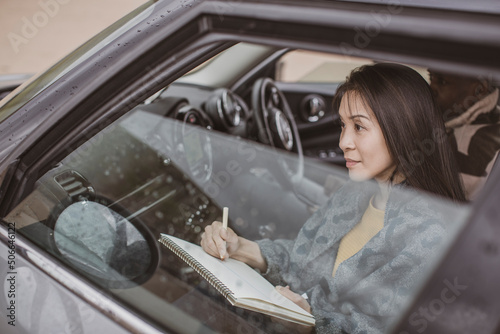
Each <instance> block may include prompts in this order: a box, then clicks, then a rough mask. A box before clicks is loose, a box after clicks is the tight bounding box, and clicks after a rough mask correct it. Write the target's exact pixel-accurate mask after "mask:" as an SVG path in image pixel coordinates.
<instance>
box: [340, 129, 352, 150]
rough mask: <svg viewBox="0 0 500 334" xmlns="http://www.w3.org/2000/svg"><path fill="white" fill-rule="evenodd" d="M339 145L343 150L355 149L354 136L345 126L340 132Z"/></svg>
mask: <svg viewBox="0 0 500 334" xmlns="http://www.w3.org/2000/svg"><path fill="white" fill-rule="evenodd" d="M339 147H340V149H341V150H342V151H343V152H346V151H349V150H352V149H354V142H353V140H352V136H351V135H350V134H349V131H348V130H346V129H345V128H344V129H343V130H342V133H341V134H340V141H339Z"/></svg>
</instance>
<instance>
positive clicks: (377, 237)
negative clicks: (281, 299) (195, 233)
mask: <svg viewBox="0 0 500 334" xmlns="http://www.w3.org/2000/svg"><path fill="white" fill-rule="evenodd" d="M334 106H335V108H336V109H337V110H339V114H340V120H341V126H342V134H341V137H340V148H341V149H342V150H343V152H344V157H345V159H346V167H347V168H348V170H349V177H350V178H351V179H352V180H353V181H356V182H348V183H347V184H346V185H344V186H343V187H342V188H341V189H340V190H339V191H337V192H336V193H335V194H334V195H333V196H332V198H330V200H329V201H328V203H327V204H326V205H325V206H323V207H322V208H321V209H320V210H318V211H317V212H316V213H315V214H314V215H313V216H312V217H311V218H310V219H309V220H308V221H307V222H306V223H305V225H304V226H303V227H302V229H301V231H300V232H299V235H298V236H297V238H296V239H295V240H274V241H271V240H259V241H257V242H254V241H250V240H247V239H244V238H242V237H238V236H237V235H236V234H235V233H234V231H232V230H231V229H228V230H224V229H223V228H221V224H220V223H219V222H214V223H213V224H212V225H210V226H207V228H206V229H205V233H204V235H203V236H202V240H201V245H202V247H203V249H205V251H206V252H208V253H209V254H211V255H213V256H216V257H221V258H226V257H231V258H235V259H238V260H241V261H243V262H246V263H247V264H249V265H250V266H252V267H254V268H257V269H259V270H260V271H261V272H262V273H263V275H264V276H265V277H266V278H267V279H268V280H269V281H270V282H272V283H273V284H275V285H279V287H278V288H277V289H278V291H280V292H281V293H282V294H283V295H284V296H286V297H288V298H290V299H291V300H292V301H294V302H295V303H297V304H298V305H299V306H301V307H302V308H304V309H306V310H307V311H310V312H312V313H313V314H314V315H315V318H316V331H317V332H325V333H341V332H347V333H362V332H368V333H377V332H382V331H384V330H385V329H387V326H388V324H389V322H390V321H391V320H392V319H393V318H394V316H395V315H397V314H398V312H400V310H401V308H402V307H404V305H405V301H406V300H407V297H408V295H409V293H410V292H411V291H410V289H411V288H413V287H414V286H415V284H416V283H417V282H418V277H419V273H421V272H422V271H423V268H424V267H425V265H426V262H427V261H426V260H428V259H429V258H432V254H433V253H432V251H433V250H434V249H435V248H436V247H437V245H439V241H440V239H441V237H442V236H443V235H444V227H443V224H444V222H445V219H444V218H443V217H441V216H440V214H439V211H438V210H435V209H434V208H433V205H434V204H433V203H432V202H433V201H429V200H428V199H427V197H424V196H421V195H419V194H417V193H416V192H412V191H409V188H410V187H411V188H414V189H418V190H421V191H424V192H429V193H432V194H435V195H438V196H444V197H447V198H450V199H452V200H454V201H457V202H461V201H464V199H465V197H464V193H463V190H462V187H461V184H460V180H459V177H458V172H457V170H456V168H455V166H454V165H453V164H450V163H449V162H450V161H453V157H452V154H451V151H450V148H449V147H448V146H447V145H448V143H447V141H446V136H445V132H444V126H443V123H442V120H441V118H440V116H439V113H438V112H437V110H436V107H435V104H434V101H433V98H432V94H431V91H430V88H429V85H428V84H427V82H426V81H425V80H424V79H423V78H422V77H421V76H420V75H419V74H418V73H417V72H415V71H414V70H412V69H410V68H408V67H405V66H402V65H397V64H387V63H381V64H375V65H367V66H363V67H361V68H359V69H357V70H355V71H353V72H352V73H351V75H350V77H349V78H348V79H347V81H346V82H345V83H344V84H342V85H341V86H340V87H339V88H338V90H337V92H336V94H335V97H334ZM372 179H373V180H375V181H376V183H373V182H364V181H366V180H372ZM401 188H405V191H404V192H402V191H400V189H401ZM434 202H435V201H434ZM281 285H286V287H280V286H281ZM303 293H307V295H308V297H309V298H308V299H307V300H306V299H304V298H303V297H302V294H303Z"/></svg>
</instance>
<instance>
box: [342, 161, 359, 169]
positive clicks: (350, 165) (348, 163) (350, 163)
mask: <svg viewBox="0 0 500 334" xmlns="http://www.w3.org/2000/svg"><path fill="white" fill-rule="evenodd" d="M358 163H359V161H356V160H352V159H345V166H346V167H347V168H351V167H354V166H356V165H357V164H358Z"/></svg>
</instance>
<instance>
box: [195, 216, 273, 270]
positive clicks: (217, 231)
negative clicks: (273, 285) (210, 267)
mask: <svg viewBox="0 0 500 334" xmlns="http://www.w3.org/2000/svg"><path fill="white" fill-rule="evenodd" d="M200 244H201V247H202V248H203V250H204V251H205V252H207V253H208V254H210V255H212V256H214V257H217V258H219V259H221V260H224V259H227V258H230V257H232V258H233V259H236V260H239V261H242V262H245V263H246V264H248V265H249V266H251V267H253V268H257V269H259V270H260V271H261V272H263V273H264V272H266V270H267V263H266V260H265V259H264V257H263V256H262V253H261V252H260V247H259V245H258V244H257V243H256V242H255V241H250V240H248V239H245V238H242V237H239V236H238V235H237V234H236V233H234V231H233V230H232V229H230V228H229V227H228V228H227V230H226V229H224V228H223V227H222V223H221V222H219V221H214V222H213V223H212V225H208V226H207V227H205V233H203V234H202V235H201V242H200Z"/></svg>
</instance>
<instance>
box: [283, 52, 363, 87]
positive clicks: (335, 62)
mask: <svg viewBox="0 0 500 334" xmlns="http://www.w3.org/2000/svg"><path fill="white" fill-rule="evenodd" d="M370 63H373V61H372V60H370V59H362V58H356V57H349V56H343V55H336V54H329V53H323V52H313V51H305V50H294V51H291V52H288V53H287V54H285V55H284V56H283V57H281V59H280V61H279V62H278V66H277V68H276V80H277V81H282V82H315V83H320V82H321V83H338V82H343V81H344V80H345V78H346V77H347V76H348V75H349V73H350V72H351V71H352V70H353V69H355V68H356V67H359V66H362V65H364V64H370Z"/></svg>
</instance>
